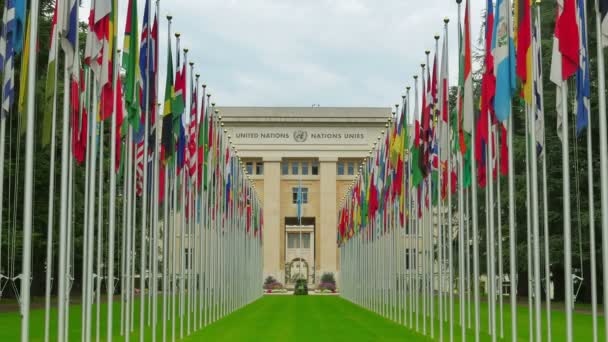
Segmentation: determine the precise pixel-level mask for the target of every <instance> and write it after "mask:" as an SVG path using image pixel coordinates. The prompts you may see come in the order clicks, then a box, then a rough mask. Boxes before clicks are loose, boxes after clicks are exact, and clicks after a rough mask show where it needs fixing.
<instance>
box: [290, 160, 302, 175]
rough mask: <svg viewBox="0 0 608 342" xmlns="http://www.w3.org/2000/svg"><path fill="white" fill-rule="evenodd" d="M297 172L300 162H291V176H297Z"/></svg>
mask: <svg viewBox="0 0 608 342" xmlns="http://www.w3.org/2000/svg"><path fill="white" fill-rule="evenodd" d="M299 171H300V162H297V161H294V162H291V174H292V175H297V174H298V172H299Z"/></svg>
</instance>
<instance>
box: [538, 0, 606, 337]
mask: <svg viewBox="0 0 608 342" xmlns="http://www.w3.org/2000/svg"><path fill="white" fill-rule="evenodd" d="M537 7H539V6H537ZM583 11H584V15H585V22H584V23H582V22H581V23H579V25H585V31H584V32H585V37H584V38H585V42H584V43H585V46H586V47H587V50H586V53H588V52H589V49H588V44H589V42H588V38H587V34H588V32H589V31H588V28H587V18H588V17H587V3H586V2H585V1H583ZM580 29H581V30H582V28H580ZM581 32H582V31H581ZM598 33H599V32H598ZM601 35H602V34H601V33H599V34H598V36H601ZM585 57H586V58H587V59H588V58H589V56H585ZM588 62H589V61H587V63H588ZM599 75H600V78H601V77H603V76H604V75H603V74H599ZM588 77H589V76H588ZM589 78H591V77H589ZM600 97H601V95H600ZM583 102H585V104H584V105H587V106H588V108H589V110H588V111H587V170H589V171H588V172H587V189H588V190H587V191H588V195H589V207H588V214H589V261H590V265H589V267H590V268H591V319H592V321H593V327H592V330H593V333H592V335H593V341H597V325H598V323H597V274H596V273H597V271H596V269H597V265H596V260H595V253H596V250H595V248H596V247H595V200H594V194H593V192H594V190H593V170H595V169H594V167H593V142H592V140H593V139H592V134H593V129H592V126H591V124H592V122H593V120H592V117H591V115H592V111H591V110H590V108H591V105H590V103H589V102H590V100H589V99H583ZM549 290H550V289H549V287H547V291H549ZM547 293H548V292H547ZM547 298H549V297H547ZM547 322H548V324H549V326H550V324H551V323H550V320H549V321H547ZM549 331H550V330H549ZM550 338H551V337H549V339H550Z"/></svg>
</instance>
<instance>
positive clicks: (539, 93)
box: [532, 17, 545, 156]
mask: <svg viewBox="0 0 608 342" xmlns="http://www.w3.org/2000/svg"><path fill="white" fill-rule="evenodd" d="M541 48H542V46H541V38H540V18H538V17H536V18H535V19H534V29H533V31H532V49H534V58H535V59H536V65H538V66H539V67H537V68H536V70H535V71H536V72H535V73H534V104H535V107H536V116H535V118H536V120H535V126H536V151H537V153H538V155H539V156H541V155H542V154H543V153H544V152H545V148H544V146H543V144H544V142H545V108H544V103H543V69H542V67H540V66H542V65H543V63H542V51H541Z"/></svg>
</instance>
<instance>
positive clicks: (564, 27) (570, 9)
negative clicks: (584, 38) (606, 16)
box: [550, 0, 580, 139]
mask: <svg viewBox="0 0 608 342" xmlns="http://www.w3.org/2000/svg"><path fill="white" fill-rule="evenodd" d="M575 12H576V4H575V0H557V17H556V20H555V33H554V35H553V51H552V54H551V74H550V79H551V82H553V83H555V85H556V87H557V92H556V94H558V95H557V96H556V97H555V99H556V106H555V108H556V111H557V135H558V136H559V138H560V139H561V137H562V136H561V131H562V129H561V127H562V121H563V118H564V117H565V115H566V113H564V112H563V110H562V102H561V101H562V96H561V95H560V94H561V93H562V91H563V90H562V87H567V83H566V82H563V81H565V80H567V79H568V78H570V77H571V76H572V75H574V74H575V73H576V71H577V69H578V63H579V53H578V49H579V46H580V45H579V32H578V25H577V22H576V13H575ZM565 90H566V92H567V89H565ZM564 100H565V99H564Z"/></svg>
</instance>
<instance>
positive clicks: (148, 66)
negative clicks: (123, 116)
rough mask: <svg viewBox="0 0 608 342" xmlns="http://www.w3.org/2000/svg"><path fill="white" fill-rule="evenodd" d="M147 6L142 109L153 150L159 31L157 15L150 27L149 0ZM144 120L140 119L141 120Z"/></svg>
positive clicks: (142, 53)
mask: <svg viewBox="0 0 608 342" xmlns="http://www.w3.org/2000/svg"><path fill="white" fill-rule="evenodd" d="M145 6H146V7H145V10H144V20H143V23H142V29H141V41H140V48H139V70H140V76H141V81H140V82H139V83H140V98H141V101H140V102H141V103H140V104H141V106H140V109H141V112H142V113H143V114H142V116H143V117H145V118H146V119H147V120H148V149H149V150H150V151H153V150H154V148H155V146H156V127H155V124H156V86H157V85H156V72H157V63H158V58H157V48H156V44H157V37H158V36H157V34H158V32H157V26H156V17H155V18H154V23H153V25H152V27H150V1H149V0H146V5H145ZM148 31H149V32H148ZM146 110H147V112H146ZM142 121H143V120H140V122H142ZM143 122H145V121H143Z"/></svg>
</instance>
